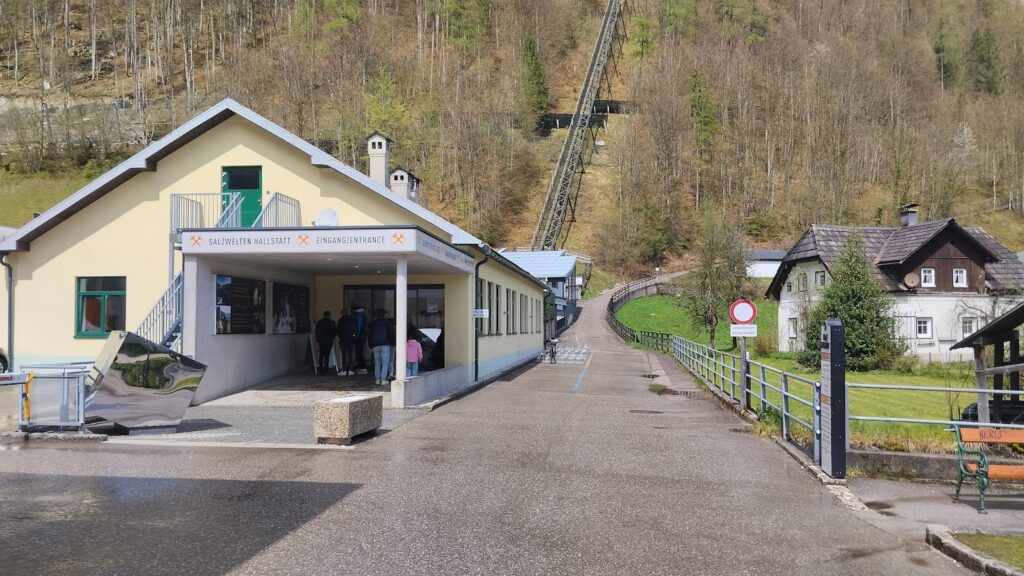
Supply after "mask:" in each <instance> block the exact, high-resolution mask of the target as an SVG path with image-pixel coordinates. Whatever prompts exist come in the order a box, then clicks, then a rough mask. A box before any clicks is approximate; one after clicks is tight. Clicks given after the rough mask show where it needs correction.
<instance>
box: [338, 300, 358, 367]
mask: <svg viewBox="0 0 1024 576" xmlns="http://www.w3.org/2000/svg"><path fill="white" fill-rule="evenodd" d="M338 346H339V347H340V348H341V372H340V374H344V375H345V376H352V375H353V374H355V373H356V318H355V316H353V315H351V314H349V313H348V310H342V311H341V318H338Z"/></svg>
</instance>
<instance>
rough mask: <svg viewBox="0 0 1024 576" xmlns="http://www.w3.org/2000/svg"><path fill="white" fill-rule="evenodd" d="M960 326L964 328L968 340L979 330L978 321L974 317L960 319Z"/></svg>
mask: <svg viewBox="0 0 1024 576" xmlns="http://www.w3.org/2000/svg"><path fill="white" fill-rule="evenodd" d="M960 325H961V327H962V328H963V334H964V338H966V337H968V336H970V335H971V334H974V333H975V332H976V331H977V330H978V319H977V318H975V317H974V316H964V317H963V318H961V319H960Z"/></svg>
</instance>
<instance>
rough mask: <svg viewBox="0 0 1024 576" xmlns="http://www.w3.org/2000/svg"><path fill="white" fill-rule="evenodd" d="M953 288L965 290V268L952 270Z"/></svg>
mask: <svg viewBox="0 0 1024 576" xmlns="http://www.w3.org/2000/svg"><path fill="white" fill-rule="evenodd" d="M953 288H967V268H953Z"/></svg>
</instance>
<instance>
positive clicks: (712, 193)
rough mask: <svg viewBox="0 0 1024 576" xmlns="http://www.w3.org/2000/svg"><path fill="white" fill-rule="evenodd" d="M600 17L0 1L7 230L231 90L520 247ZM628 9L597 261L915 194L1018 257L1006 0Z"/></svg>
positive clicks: (581, 11) (755, 2)
mask: <svg viewBox="0 0 1024 576" xmlns="http://www.w3.org/2000/svg"><path fill="white" fill-rule="evenodd" d="M605 5H606V2H605V0H465V1H459V0H0V64H2V66H0V146H2V148H3V150H2V154H3V155H2V169H0V202H2V203H3V204H2V205H0V224H20V223H23V222H24V220H25V219H27V218H28V217H30V215H31V211H33V210H41V209H43V208H46V207H48V206H49V205H51V204H52V203H53V202H54V201H56V199H55V198H52V196H58V197H59V195H62V194H67V193H70V192H72V191H73V189H72V188H74V187H75V186H77V185H80V184H81V183H82V182H83V181H84V180H85V179H87V178H88V177H91V176H93V175H94V174H95V173H96V172H97V171H98V170H100V169H102V168H104V167H106V166H108V165H110V163H112V162H114V161H116V160H118V159H120V158H123V157H124V156H125V155H126V154H127V153H130V152H132V151H134V150H137V149H138V148H139V147H140V146H142V145H144V144H145V143H146V142H148V141H150V140H152V139H154V138H158V137H159V136H161V135H162V134H164V133H166V132H167V131H168V130H169V129H171V128H172V127H174V126H176V125H178V124H180V123H181V122H183V121H184V120H185V119H187V118H188V117H190V116H192V115H193V114H194V113H195V112H197V111H200V110H202V109H203V108H205V107H207V106H209V105H211V104H213V103H215V102H216V101H218V100H219V99H221V98H222V97H224V96H233V97H235V98H237V99H238V100H239V101H241V102H242V103H244V104H246V105H247V106H250V107H251V108H253V109H254V110H256V111H257V112H259V113H261V114H263V115H265V116H268V117H269V118H271V119H272V120H274V121H275V122H279V123H281V124H282V125H283V126H285V127H286V128H288V129H289V130H292V131H294V132H296V133H297V134H300V135H301V136H302V137H304V138H307V139H309V140H310V141H312V142H314V143H316V144H317V145H319V146H321V147H323V148H324V149H326V150H329V151H331V152H332V153H334V154H336V155H337V156H338V157H339V158H340V159H342V160H343V161H345V162H348V163H350V164H352V165H354V166H356V167H358V168H360V169H363V168H364V163H365V158H364V157H363V154H364V143H363V137H364V136H365V135H366V134H368V133H369V132H370V131H372V130H380V131H381V132H384V133H386V134H387V135H388V136H390V137H391V138H392V139H394V140H395V142H396V154H395V162H396V163H398V164H401V165H403V166H406V167H408V168H409V169H411V170H412V171H413V172H415V173H416V174H417V175H419V176H420V177H421V178H422V179H423V180H424V181H425V191H426V196H427V201H428V203H429V207H430V208H431V209H432V210H435V211H437V212H439V213H441V214H442V215H444V216H446V217H448V218H450V219H452V220H454V221H455V222H457V223H459V224H461V225H463V226H465V227H466V228H468V229H470V230H471V231H473V232H474V233H477V234H478V235H480V237H481V238H483V239H485V240H487V241H488V242H491V243H495V244H498V245H502V244H506V243H508V244H513V245H516V244H522V243H524V242H527V241H528V240H529V236H530V234H532V232H533V227H534V225H535V223H536V218H537V216H538V212H539V209H540V202H541V200H542V199H543V195H544V193H545V189H546V186H547V183H548V180H549V178H550V172H551V168H552V167H553V164H552V160H553V158H554V156H555V155H557V151H558V148H559V146H560V145H561V138H563V137H564V131H558V130H556V131H553V132H552V133H551V135H550V136H547V135H541V134H538V133H537V130H536V128H537V126H538V122H539V120H540V119H541V118H542V117H543V115H544V114H545V113H546V112H552V111H559V112H565V111H569V110H571V109H572V106H573V101H574V99H575V97H576V93H577V91H578V90H579V82H580V80H581V77H582V74H583V71H584V69H585V68H586V64H587V58H588V57H589V52H590V48H591V47H592V44H593V41H594V37H595V34H596V31H597V28H598V26H599V23H600V20H601V17H602V13H603V10H604V8H605ZM624 19H625V23H626V31H627V40H626V41H625V44H624V45H623V50H622V54H621V57H620V58H618V59H617V60H616V62H615V65H614V66H613V67H612V68H610V70H614V71H615V73H616V74H617V76H616V77H615V78H612V79H611V82H610V85H611V86H613V90H612V92H611V93H610V94H607V93H606V94H604V95H602V97H612V98H616V99H624V100H630V101H632V103H633V106H632V113H631V114H628V115H620V116H614V115H613V116H612V117H610V120H609V130H608V131H607V132H604V131H601V132H600V133H599V134H598V135H597V139H599V140H602V141H603V143H604V144H605V145H604V146H602V147H601V148H600V149H599V151H598V153H597V154H596V155H595V156H594V159H593V164H592V165H590V166H588V168H587V174H586V175H585V177H584V180H583V189H582V194H581V201H580V207H579V210H578V221H577V222H576V223H575V224H574V225H573V226H574V227H573V233H572V235H571V236H570V238H569V245H570V246H571V247H573V248H576V249H579V250H582V251H585V252H590V253H592V254H594V255H595V256H596V257H597V259H598V262H599V264H602V265H604V266H605V267H608V268H613V269H618V270H620V271H623V272H630V271H634V272H639V271H640V270H642V269H646V268H648V267H649V266H650V265H651V263H653V262H655V261H658V260H659V258H660V257H661V256H662V255H663V254H665V253H670V254H672V253H674V254H679V253H684V252H685V250H686V248H687V246H688V243H689V241H690V239H691V235H692V233H691V229H692V228H693V226H692V224H693V223H694V222H695V220H696V218H697V217H698V216H699V215H700V214H701V213H703V212H715V213H721V214H726V215H728V217H729V218H730V219H732V220H734V223H736V224H738V225H740V226H741V227H742V229H743V230H744V232H745V235H746V239H745V241H746V242H747V244H749V245H759V246H781V247H788V243H789V242H791V241H792V239H793V238H794V237H795V236H797V235H799V234H800V233H801V232H802V230H803V229H804V228H805V227H806V226H807V225H809V224H811V223H814V222H823V223H825V222H827V223H848V224H885V225H891V224H893V223H895V222H896V220H897V207H898V206H899V205H900V204H903V203H906V202H918V203H920V204H921V205H922V216H923V217H924V218H939V217H945V216H955V217H957V219H958V220H959V221H961V222H963V223H966V224H972V225H982V226H985V227H986V228H988V229H989V230H990V231H991V232H992V233H994V234H996V235H997V236H998V237H999V238H1000V239H1001V240H1002V241H1004V242H1005V243H1007V244H1008V245H1010V247H1011V248H1014V249H1016V250H1024V225H1022V222H1024V220H1022V216H1021V214H1024V209H1022V203H1024V7H1022V6H1021V3H1020V2H1018V1H1017V0H629V1H628V2H627V8H626V10H625V16H624ZM53 174H55V176H52V180H47V178H50V177H51V176H48V175H53ZM51 181H52V182H59V183H60V184H55V185H47V184H45V183H46V182H51ZM37 182H43V183H44V184H41V185H38V186H37V185H36V184H34V183H37ZM62 186H66V187H67V188H68V189H66V190H65V189H64V188H62ZM26 198H27V199H28V200H26ZM5 206H6V208H5ZM15 207H18V209H17V211H16V210H15ZM15 214H16V215H15Z"/></svg>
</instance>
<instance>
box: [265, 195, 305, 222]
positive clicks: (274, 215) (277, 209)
mask: <svg viewBox="0 0 1024 576" xmlns="http://www.w3.org/2000/svg"><path fill="white" fill-rule="evenodd" d="M298 226H302V209H301V207H300V206H299V201H298V200H296V199H295V198H292V197H291V196H287V195H285V194H281V193H280V192H274V194H273V195H272V196H271V197H270V200H269V201H268V202H267V204H266V205H265V206H264V207H263V211H262V212H260V215H259V217H258V218H256V222H254V223H253V227H254V228H295V227H298Z"/></svg>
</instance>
